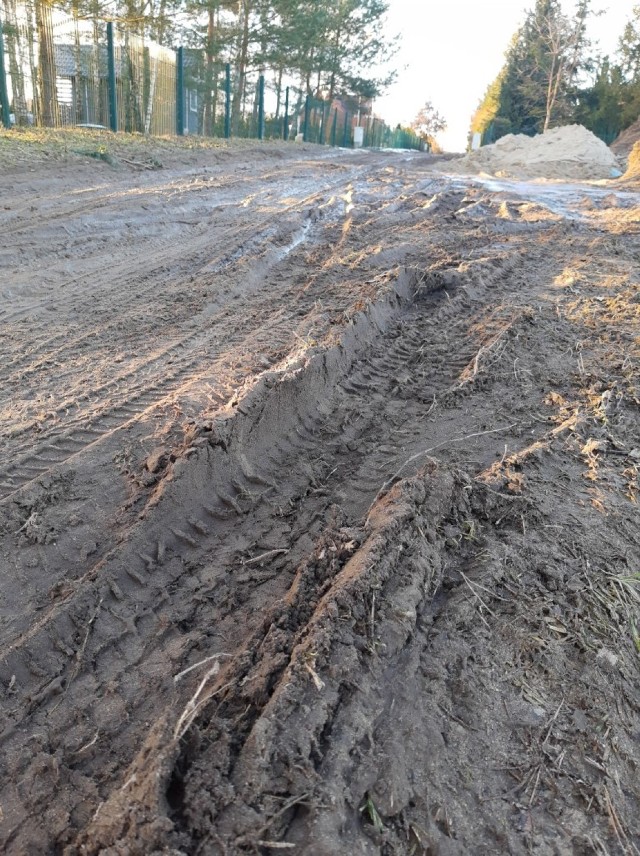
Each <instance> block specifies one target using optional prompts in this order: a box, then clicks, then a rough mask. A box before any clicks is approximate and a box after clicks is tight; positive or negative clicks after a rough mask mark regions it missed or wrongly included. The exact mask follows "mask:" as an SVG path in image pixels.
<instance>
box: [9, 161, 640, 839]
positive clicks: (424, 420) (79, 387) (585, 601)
mask: <svg viewBox="0 0 640 856" xmlns="http://www.w3.org/2000/svg"><path fill="white" fill-rule="evenodd" d="M7 184H8V193H7V199H8V200H9V201H8V202H7V203H6V204H5V205H4V207H3V210H2V211H1V212H0V219H1V223H2V236H3V241H2V247H1V250H0V253H1V261H2V264H1V265H0V294H1V295H2V304H1V306H0V342H1V343H2V344H1V349H2V351H1V353H2V359H1V361H0V397H1V398H0V414H1V420H2V421H1V429H2V439H1V443H2V456H1V459H0V553H1V556H2V559H1V562H2V577H1V582H0V634H1V651H2V656H1V658H0V692H1V693H2V707H1V716H2V720H1V722H0V729H1V731H0V758H1V763H0V769H2V770H3V771H4V774H3V780H2V784H1V785H0V841H1V842H2V847H3V848H4V851H5V852H7V853H11V854H14V853H15V854H23V853H29V854H38V853H43V854H44V853H64V854H67V856H70V854H97V853H108V854H150V853H166V854H170V853H171V854H179V853H181V854H242V853H265V854H268V853H279V852H292V853H305V854H313V856H316V854H319V856H329V854H363V856H364V854H414V856H433V854H436V853H437V854H441V856H446V854H485V853H486V854H489V853H530V852H533V853H539V854H545V856H546V854H569V853H583V854H591V853H593V854H601V855H602V856H604V854H617V853H622V854H639V853H640V821H639V818H640V784H639V781H638V768H639V766H640V716H639V713H640V668H639V666H640V654H639V652H640V635H639V630H638V628H639V627H640V527H639V526H638V522H639V514H638V506H637V499H638V493H639V492H640V482H639V475H638V473H639V468H640V428H639V425H640V420H639V415H640V389H639V384H638V369H639V365H640V296H639V294H640V292H639V290H638V277H639V275H638V259H639V257H640V237H639V229H638V223H639V222H640V195H638V194H637V193H635V192H634V191H633V190H629V189H628V188H627V189H624V190H619V189H617V188H616V186H615V185H610V186H599V187H596V186H593V185H580V186H577V185H571V186H549V185H546V186H543V187H541V186H539V185H538V186H536V185H526V184H510V183H508V182H504V181H502V182H492V181H486V180H479V179H471V178H469V179H467V178H464V177H460V176H456V177H455V178H449V177H447V176H446V175H444V174H442V173H441V172H437V171H435V170H434V162H433V161H432V160H431V159H429V158H428V157H427V156H424V155H417V154H403V153H398V154H386V153H377V154H373V153H366V152H364V153H359V154H354V153H349V152H343V153H340V152H337V153H336V152H328V151H324V150H322V149H320V148H312V147H308V148H296V147H293V146H290V147H287V148H284V147H278V146H274V147H273V148H268V147H265V148H262V149H259V148H257V147H255V148H251V147H245V148H244V149H243V150H241V151H240V150H239V151H237V152H234V151H232V150H231V151H230V150H227V151H223V152H220V153H218V154H215V153H211V152H201V153H198V154H196V155H193V156H192V157H191V158H190V161H189V163H188V165H186V166H182V167H181V166H179V165H177V164H176V162H175V161H174V162H172V163H171V164H170V165H169V166H167V167H166V168H165V169H160V170H149V169H136V168H135V166H132V167H129V166H126V165H122V164H121V165H120V166H119V167H114V166H111V165H109V164H107V163H98V164H96V163H93V162H89V161H88V160H85V159H80V158H77V159H76V160H75V161H71V160H69V159H67V160H63V161H61V162H57V163H56V166H55V170H53V169H51V168H47V167H46V165H43V164H40V163H35V164H32V165H31V166H30V167H29V166H27V165H26V164H20V165H18V166H16V167H15V168H13V169H12V170H11V171H10V174H9V177H8V179H7Z"/></svg>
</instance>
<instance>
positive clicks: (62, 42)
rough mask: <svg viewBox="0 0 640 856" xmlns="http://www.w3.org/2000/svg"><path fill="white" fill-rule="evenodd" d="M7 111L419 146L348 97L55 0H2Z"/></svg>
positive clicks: (3, 108)
mask: <svg viewBox="0 0 640 856" xmlns="http://www.w3.org/2000/svg"><path fill="white" fill-rule="evenodd" d="M0 118H1V120H2V123H3V124H4V125H5V126H6V127H12V126H13V125H17V126H29V125H34V126H38V127H51V128H61V127H68V126H76V127H87V126H88V127H95V126H97V127H103V128H110V129H111V130H114V131H128V132H134V133H142V134H152V135H156V136H165V135H174V134H178V135H182V134H198V135H203V136H215V137H230V136H237V137H253V138H257V139H285V140H286V139H291V138H302V139H304V140H305V141H309V142H315V143H322V144H326V145H333V146H344V147H347V146H351V145H353V140H354V128H356V127H360V128H362V131H361V132H359V133H360V134H361V135H362V145H364V146H367V147H395V148H397V147H402V148H419V147H420V140H419V139H418V138H417V137H416V136H415V135H414V134H412V133H411V132H408V131H406V130H403V129H400V128H398V129H395V130H394V129H391V128H389V127H388V126H387V125H386V124H385V123H384V122H382V121H381V120H380V119H377V118H374V117H372V116H370V115H366V110H363V109H361V107H360V106H359V105H358V103H357V102H355V101H353V99H348V98H333V99H332V100H331V101H328V100H321V99H317V98H312V97H311V96H305V95H304V94H303V93H301V92H300V90H298V89H296V88H294V87H286V86H284V85H283V84H282V79H281V78H280V79H278V80H277V81H274V82H272V83H271V84H269V83H268V82H267V81H266V78H265V75H264V74H260V73H259V72H258V71H249V72H247V73H245V74H243V75H242V76H240V75H239V74H237V73H236V70H235V69H234V68H232V66H231V65H230V64H228V63H226V64H225V63H220V62H216V61H215V60H214V58H212V57H211V56H209V55H207V54H206V52H205V51H203V50H199V49H194V48H182V47H179V48H177V49H175V50H174V49H171V48H167V47H164V46H162V45H159V44H156V43H155V42H153V41H151V40H150V39H147V38H145V37H144V36H142V35H140V34H138V33H134V32H133V31H132V30H131V29H130V28H128V27H124V26H119V25H118V24H117V23H115V22H106V21H102V20H96V19H84V18H82V17H69V16H68V15H67V14H65V13H63V12H62V11H60V10H59V9H56V8H55V7H53V6H51V5H50V4H49V3H43V2H39V0H36V2H24V0H20V2H18V0H0Z"/></svg>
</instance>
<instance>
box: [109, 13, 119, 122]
mask: <svg viewBox="0 0 640 856" xmlns="http://www.w3.org/2000/svg"><path fill="white" fill-rule="evenodd" d="M107 75H108V88H109V127H110V128H111V130H112V131H113V132H114V133H115V132H116V131H117V130H118V94H117V90H116V52H115V48H114V46H113V21H109V22H108V24H107Z"/></svg>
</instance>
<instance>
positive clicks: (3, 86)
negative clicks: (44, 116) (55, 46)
mask: <svg viewBox="0 0 640 856" xmlns="http://www.w3.org/2000/svg"><path fill="white" fill-rule="evenodd" d="M0 108H1V109H0V112H1V113H2V124H3V125H4V126H5V128H10V127H11V114H10V112H9V92H8V90H7V75H6V73H5V69H4V34H3V32H2V21H1V20H0ZM16 112H17V111H16Z"/></svg>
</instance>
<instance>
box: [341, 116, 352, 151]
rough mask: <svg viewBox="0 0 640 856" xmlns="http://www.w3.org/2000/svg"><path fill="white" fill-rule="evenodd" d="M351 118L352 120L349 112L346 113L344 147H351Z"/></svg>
mask: <svg viewBox="0 0 640 856" xmlns="http://www.w3.org/2000/svg"><path fill="white" fill-rule="evenodd" d="M350 120H351V117H350V116H349V113H345V114H344V131H343V134H342V147H343V148H344V149H346V148H348V147H349V123H350Z"/></svg>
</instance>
